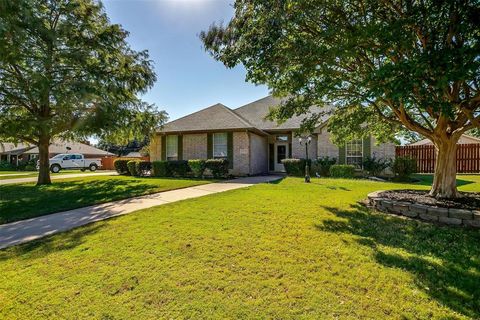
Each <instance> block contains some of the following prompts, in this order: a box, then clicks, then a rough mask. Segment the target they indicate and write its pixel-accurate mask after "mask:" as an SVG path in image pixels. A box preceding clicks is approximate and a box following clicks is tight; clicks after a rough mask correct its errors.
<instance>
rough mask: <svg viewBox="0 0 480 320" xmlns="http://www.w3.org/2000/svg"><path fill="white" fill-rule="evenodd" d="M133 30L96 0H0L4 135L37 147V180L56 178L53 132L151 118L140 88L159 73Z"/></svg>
mask: <svg viewBox="0 0 480 320" xmlns="http://www.w3.org/2000/svg"><path fill="white" fill-rule="evenodd" d="M127 36H128V32H127V31H125V30H124V29H122V27H121V26H120V25H117V24H111V23H110V22H109V19H108V17H107V15H106V14H105V11H104V8H103V6H102V4H101V3H100V2H98V1H95V0H16V1H10V0H0V137H1V138H2V139H6V140H11V141H25V142H29V143H32V144H35V145H37V146H38V148H39V161H40V170H39V176H38V182H37V184H39V185H40V184H48V183H50V174H49V164H48V149H49V144H50V142H51V141H52V138H54V137H61V138H66V139H72V138H77V139H82V138H85V137H87V136H90V135H98V136H113V135H115V134H118V132H119V131H122V130H123V131H125V130H127V129H125V127H126V126H132V127H135V128H136V129H138V127H139V126H141V122H139V121H137V120H138V119H139V118H140V119H141V118H142V117H149V116H150V112H151V106H148V107H147V106H145V104H144V103H142V102H141V101H140V100H139V99H138V98H137V94H139V93H144V92H145V91H146V90H148V89H149V88H150V87H151V86H152V85H153V83H154V82H155V80H156V76H155V73H154V71H153V68H152V63H151V61H150V60H149V56H148V53H147V52H146V51H140V52H137V51H134V50H132V49H131V48H130V46H129V45H128V43H127V41H126V38H127ZM149 125H150V124H149Z"/></svg>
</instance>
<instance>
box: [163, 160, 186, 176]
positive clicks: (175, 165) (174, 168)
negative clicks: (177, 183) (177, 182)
mask: <svg viewBox="0 0 480 320" xmlns="http://www.w3.org/2000/svg"><path fill="white" fill-rule="evenodd" d="M167 163H168V168H169V170H170V171H171V172H172V174H173V176H175V177H185V176H186V175H187V173H188V172H189V171H190V168H189V167H188V161H187V160H175V161H167Z"/></svg>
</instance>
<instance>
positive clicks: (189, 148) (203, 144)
mask: <svg viewBox="0 0 480 320" xmlns="http://www.w3.org/2000/svg"><path fill="white" fill-rule="evenodd" d="M207 152H208V151H207V134H206V133H198V134H184V135H183V159H185V160H190V159H207Z"/></svg>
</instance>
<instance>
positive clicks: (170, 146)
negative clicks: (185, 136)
mask: <svg viewBox="0 0 480 320" xmlns="http://www.w3.org/2000/svg"><path fill="white" fill-rule="evenodd" d="M166 149H167V160H177V159H178V136H177V135H168V136H167V148H166Z"/></svg>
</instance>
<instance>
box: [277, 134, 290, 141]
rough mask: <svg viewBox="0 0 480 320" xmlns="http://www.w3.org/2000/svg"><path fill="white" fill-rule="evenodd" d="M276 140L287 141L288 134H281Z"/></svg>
mask: <svg viewBox="0 0 480 320" xmlns="http://www.w3.org/2000/svg"><path fill="white" fill-rule="evenodd" d="M277 141H278V142H288V135H286V134H281V135H278V136H277Z"/></svg>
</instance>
